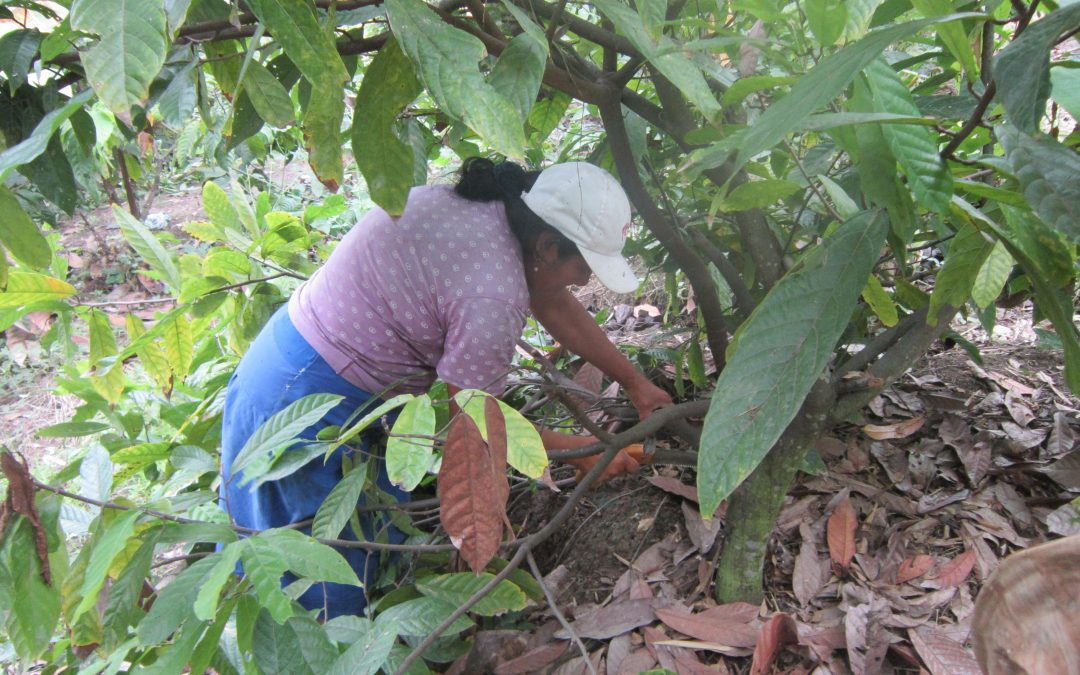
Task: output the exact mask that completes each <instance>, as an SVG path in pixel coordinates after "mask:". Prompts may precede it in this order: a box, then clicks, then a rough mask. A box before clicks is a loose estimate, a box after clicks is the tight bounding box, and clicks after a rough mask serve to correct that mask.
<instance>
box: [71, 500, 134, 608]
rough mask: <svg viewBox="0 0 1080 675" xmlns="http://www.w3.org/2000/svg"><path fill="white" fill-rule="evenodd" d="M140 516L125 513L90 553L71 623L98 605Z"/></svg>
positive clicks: (106, 530) (112, 524)
mask: <svg viewBox="0 0 1080 675" xmlns="http://www.w3.org/2000/svg"><path fill="white" fill-rule="evenodd" d="M139 515H140V513H139V512H138V511H135V510H131V511H125V512H124V513H123V514H121V515H120V516H119V517H117V518H116V519H115V520H114V521H113V522H112V523H111V524H110V525H109V526H108V528H106V529H105V532H104V534H102V535H101V538H100V539H98V540H97V541H96V542H95V545H94V548H93V551H91V553H90V564H89V565H88V566H87V568H86V576H85V577H83V583H82V588H80V589H79V595H81V596H82V600H81V601H80V602H79V604H78V606H77V607H76V608H75V612H74V613H73V614H72V616H71V618H70V619H69V621H70V622H71V623H75V621H76V620H77V619H78V618H79V616H80V615H82V613H83V612H85V611H86V610H88V609H90V608H91V607H93V606H94V605H95V603H97V600H98V592H99V591H101V587H102V586H104V585H105V577H106V576H107V575H108V573H109V567H110V566H111V565H112V562H113V560H114V559H116V556H118V555H120V553H121V552H123V550H124V549H125V548H126V547H127V544H128V540H129V539H131V537H132V535H133V534H134V533H135V520H136V519H137V518H138V517H139Z"/></svg>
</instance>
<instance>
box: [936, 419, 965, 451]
mask: <svg viewBox="0 0 1080 675" xmlns="http://www.w3.org/2000/svg"><path fill="white" fill-rule="evenodd" d="M938 435H939V436H941V440H942V441H944V442H945V444H946V445H951V446H952V447H954V448H956V449H958V450H959V449H960V448H961V447H963V446H965V445H971V427H970V426H969V425H968V423H967V420H965V419H964V418H962V417H960V416H959V415H945V417H944V419H942V420H941V424H940V425H938Z"/></svg>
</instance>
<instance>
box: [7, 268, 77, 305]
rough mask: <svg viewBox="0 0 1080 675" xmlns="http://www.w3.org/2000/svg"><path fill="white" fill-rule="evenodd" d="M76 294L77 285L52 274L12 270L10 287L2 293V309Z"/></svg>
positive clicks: (9, 277) (9, 279) (9, 281)
mask: <svg viewBox="0 0 1080 675" xmlns="http://www.w3.org/2000/svg"><path fill="white" fill-rule="evenodd" d="M75 294H76V289H75V287H73V286H71V284H69V283H67V282H66V281H60V280H58V279H53V278H52V276H45V275H44V274H36V273H33V272H23V271H19V270H12V271H11V272H10V273H9V275H8V289H6V291H4V292H3V293H0V309H6V308H14V307H22V306H24V305H29V303H30V302H41V301H44V300H59V299H62V298H66V297H69V296H72V295H75Z"/></svg>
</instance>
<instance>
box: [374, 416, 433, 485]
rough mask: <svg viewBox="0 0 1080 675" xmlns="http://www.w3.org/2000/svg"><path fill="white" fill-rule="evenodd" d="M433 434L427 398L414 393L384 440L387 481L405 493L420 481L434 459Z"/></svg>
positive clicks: (431, 417)
mask: <svg viewBox="0 0 1080 675" xmlns="http://www.w3.org/2000/svg"><path fill="white" fill-rule="evenodd" d="M434 434H435V408H434V406H433V405H432V403H431V398H430V397H429V396H427V395H424V396H417V397H416V398H414V399H413V400H411V401H409V402H408V403H406V404H405V407H404V408H402V409H401V413H400V414H399V415H398V418H397V421H396V422H394V428H393V429H392V430H391V432H390V438H389V439H388V440H387V442H386V475H387V477H388V478H389V479H390V482H392V483H394V484H395V485H398V486H400V487H401V488H402V489H403V490H406V491H409V492H411V491H412V490H413V489H414V488H416V486H417V485H419V484H420V481H421V480H423V478H424V476H425V475H426V474H427V472H428V469H430V468H431V465H432V462H433V461H434V456H433V454H432V450H433V448H434V445H435V439H434ZM429 437H430V438H429Z"/></svg>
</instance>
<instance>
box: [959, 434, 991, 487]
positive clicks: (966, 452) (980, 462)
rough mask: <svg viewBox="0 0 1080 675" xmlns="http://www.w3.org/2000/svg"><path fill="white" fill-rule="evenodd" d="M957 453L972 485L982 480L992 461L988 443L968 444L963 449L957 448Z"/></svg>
mask: <svg viewBox="0 0 1080 675" xmlns="http://www.w3.org/2000/svg"><path fill="white" fill-rule="evenodd" d="M957 454H958V455H959V456H960V463H961V464H963V465H964V472H965V473H966V474H967V476H968V480H970V481H971V485H972V486H975V485H978V484H979V483H981V482H982V479H983V478H985V477H986V473H987V472H988V471H989V470H990V464H991V463H992V462H993V461H994V456H993V453H992V451H991V448H990V444H989V443H987V442H985V441H979V442H977V443H975V444H974V445H969V446H967V447H966V448H964V449H963V450H960V449H957Z"/></svg>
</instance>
